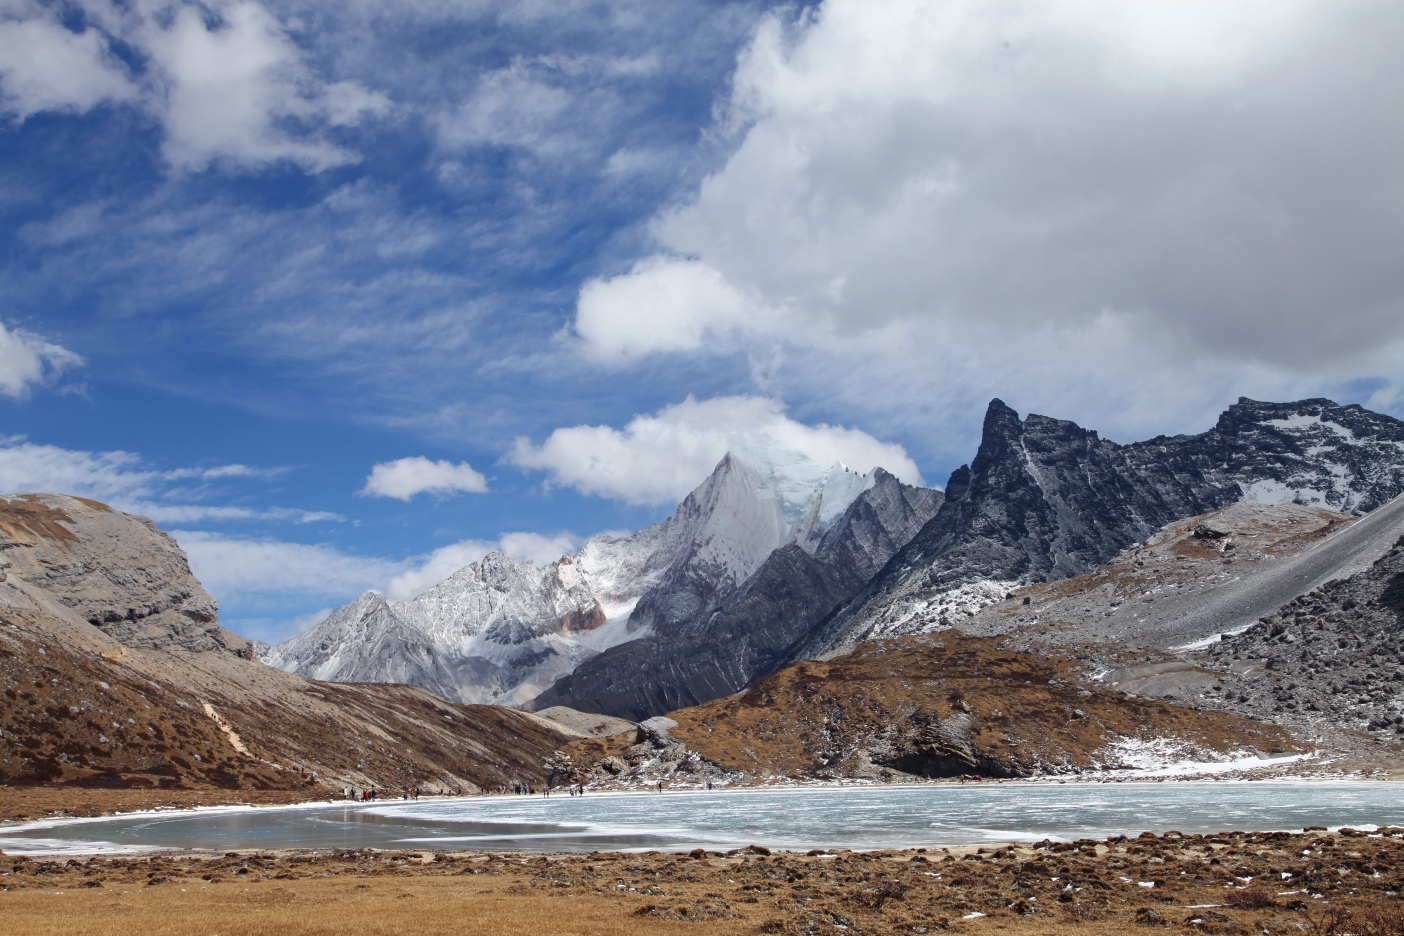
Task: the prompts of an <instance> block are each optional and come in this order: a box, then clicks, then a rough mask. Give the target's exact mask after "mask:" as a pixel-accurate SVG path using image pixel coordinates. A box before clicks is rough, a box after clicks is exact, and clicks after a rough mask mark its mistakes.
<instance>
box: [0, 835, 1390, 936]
mask: <svg viewBox="0 0 1404 936" xmlns="http://www.w3.org/2000/svg"><path fill="white" fill-rule="evenodd" d="M1304 850H1309V852H1310V854H1308V855H1303V854H1302V853H1303V851H1304ZM763 852H764V850H763V849H755V850H750V849H748V850H746V851H744V852H739V853H736V852H733V853H729V854H728V855H726V856H723V855H720V854H718V853H715V852H713V853H711V854H706V855H702V854H700V853H697V852H694V853H693V854H692V855H672V854H659V853H656V852H654V853H648V854H643V855H625V854H615V853H607V854H596V855H573V856H561V855H552V856H532V855H522V854H509V855H501V854H498V855H483V854H439V855H427V854H426V855H421V854H419V853H412V852H370V851H363V852H347V853H340V854H337V853H322V854H315V855H314V854H297V855H292V854H285V855H281V856H280V855H251V854H246V855H242V856H240V855H232V854H231V855H226V856H224V857H221V858H212V859H198V858H171V857H167V856H153V857H152V858H149V859H141V858H137V859H114V860H104V859H94V860H92V861H69V862H57V861H54V862H42V861H27V860H24V859H9V858H0V888H3V890H0V932H3V933H5V934H7V936H8V934H11V933H13V934H17V936H18V934H25V936H28V934H34V936H86V934H93V936H117V934H122V936H126V934H130V933H140V934H153V936H163V934H172V936H174V934H181V936H185V934H205V936H213V934H218V936H245V934H248V936H263V934H279V936H282V934H298V936H300V934H309V936H317V934H324V933H325V934H332V933H337V934H357V936H359V934H367V936H380V934H387V936H388V934H401V933H405V934H413V936H437V934H448V933H453V934H478V933H483V934H503V936H514V934H532V936H538V934H552V936H555V934H597V933H599V934H604V933H610V934H636V933H637V934H643V933H650V934H652V933H664V934H669V933H706V934H708V936H711V934H714V933H715V934H723V936H725V934H738V936H750V934H767V933H774V934H792V936H821V934H822V936H858V934H866V936H898V934H909V933H915V934H921V933H935V932H943V931H949V932H955V933H969V934H980V933H989V934H994V933H996V932H997V933H1000V934H1001V936H1034V934H1047V933H1075V934H1088V936H1093V934H1113V933H1116V934H1121V936H1125V934H1126V933H1127V931H1128V929H1129V930H1130V932H1132V933H1146V934H1148V936H1149V934H1154V933H1164V934H1172V933H1173V934H1176V936H1178V934H1181V933H1187V932H1193V933H1210V934H1222V936H1258V934H1262V933H1268V934H1269V936H1278V934H1292V936H1297V934H1303V933H1306V934H1317V933H1320V934H1337V936H1341V934H1344V933H1357V934H1359V936H1404V902H1401V901H1400V899H1399V896H1398V892H1399V887H1400V883H1401V875H1400V872H1399V870H1398V869H1399V868H1400V867H1401V866H1404V830H1393V829H1391V830H1387V831H1386V834H1383V835H1376V836H1364V835H1357V834H1349V835H1347V834H1344V833H1342V834H1341V835H1325V834H1318V833H1309V834H1306V835H1287V834H1284V833H1269V834H1244V833H1229V834H1224V835H1216V836H1180V835H1178V834H1177V833H1169V834H1167V835H1166V836H1163V837H1160V838H1156V837H1154V836H1149V837H1144V838H1137V839H1131V840H1126V839H1112V840H1108V841H1106V842H1092V841H1081V842H1073V843H1041V844H1040V845H1037V846H1008V847H1001V848H981V849H978V850H975V849H952V850H949V851H947V850H941V851H932V852H926V853H924V854H923V853H917V852H910V851H908V852H869V853H852V852H845V853H840V854H836V855H835V854H830V855H823V856H821V855H818V854H814V853H811V854H809V855H797V854H774V855H771V854H764V853H763ZM1284 873H1285V874H1288V875H1290V877H1289V878H1283V877H1281V875H1282V874H1284ZM1245 878H1252V879H1254V881H1255V884H1254V886H1253V887H1249V888H1244V887H1242V886H1241V883H1240V882H1241V881H1243V880H1244V879H1245ZM1141 882H1147V883H1153V884H1154V886H1153V887H1145V886H1143V884H1142V883H1141ZM1257 882H1267V884H1266V886H1264V885H1262V884H1259V883H1257ZM1284 882H1285V883H1284Z"/></svg>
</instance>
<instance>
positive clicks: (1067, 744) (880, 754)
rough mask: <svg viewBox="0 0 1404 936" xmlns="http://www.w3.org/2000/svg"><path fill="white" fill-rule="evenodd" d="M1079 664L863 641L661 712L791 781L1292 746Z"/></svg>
mask: <svg viewBox="0 0 1404 936" xmlns="http://www.w3.org/2000/svg"><path fill="white" fill-rule="evenodd" d="M1080 667H1081V664H1080V663H1079V661H1077V660H1076V659H1074V658H1072V657H1067V656H1060V655H1055V654H1052V653H1026V652H1018V651H1015V650H1010V649H1007V648H1005V647H1003V646H1002V645H1001V643H1000V641H999V640H998V639H995V638H978V637H966V636H962V635H959V634H958V633H956V632H953V631H947V632H944V633H941V634H939V635H928V636H917V637H907V638H902V639H899V640H891V641H875V642H872V643H867V644H863V645H862V646H860V647H859V649H858V650H856V651H855V652H853V653H851V654H848V655H846V656H842V657H837V658H835V659H833V660H829V661H827V662H816V661H804V662H800V663H796V664H794V665H792V666H789V667H786V668H785V669H783V670H781V671H780V672H778V673H775V674H774V675H772V676H769V677H766V678H765V679H761V680H758V681H757V682H755V683H754V684H752V685H751V687H750V688H749V689H747V691H746V692H745V693H742V694H740V695H738V696H733V697H731V698H727V699H718V700H716V701H714V702H710V703H708V704H706V705H701V706H697V707H695V708H689V709H683V710H681V711H678V712H673V713H672V714H671V715H670V717H671V718H673V719H675V720H676V721H677V722H678V723H679V725H678V727H677V728H675V729H673V730H672V732H671V733H672V735H673V736H674V737H676V738H679V739H682V740H683V741H685V742H686V744H687V745H688V746H689V747H691V748H692V749H693V750H695V751H697V752H699V753H700V754H701V755H702V756H703V757H705V758H707V759H708V760H711V761H713V762H715V763H717V764H719V765H721V766H723V767H726V768H729V769H732V770H737V771H745V772H748V773H755V774H759V775H762V776H764V775H780V776H790V777H800V778H839V777H882V776H885V775H888V776H890V775H893V774H896V773H905V774H910V775H915V776H930V777H950V776H958V775H960V774H976V773H979V774H984V775H986V776H994V777H1004V776H1026V775H1030V774H1033V773H1037V772H1040V771H1045V770H1047V771H1071V770H1095V769H1099V768H1115V767H1116V766H1118V765H1117V764H1115V763H1108V762H1107V759H1108V754H1107V751H1106V748H1107V745H1108V744H1109V743H1111V742H1115V741H1118V740H1121V739H1126V738H1138V737H1146V738H1150V737H1154V738H1170V739H1177V740H1178V741H1180V742H1182V744H1183V746H1184V748H1185V750H1186V751H1187V752H1199V753H1201V754H1226V753H1229V752H1232V751H1237V750H1240V749H1245V748H1246V749H1257V750H1262V751H1271V750H1273V749H1274V748H1280V749H1282V750H1283V751H1284V752H1285V751H1296V750H1298V747H1297V746H1296V744H1295V743H1294V741H1293V739H1292V736H1291V735H1290V734H1289V733H1288V732H1287V731H1285V730H1283V729H1280V728H1277V727H1275V726H1271V725H1267V724H1264V723H1261V722H1257V721H1253V720H1249V719H1245V718H1240V717H1236V716H1231V715H1226V714H1224V713H1221V712H1210V711H1200V710H1197V709H1194V708H1191V707H1188V706H1176V705H1170V704H1167V703H1165V702H1160V701H1157V700H1152V699H1144V698H1132V697H1130V696H1127V695H1124V694H1122V693H1120V692H1116V691H1112V690H1091V691H1089V690H1088V689H1085V688H1081V687H1079V686H1078V685H1077V683H1076V681H1075V680H1076V678H1077V675H1078V671H1079V669H1080Z"/></svg>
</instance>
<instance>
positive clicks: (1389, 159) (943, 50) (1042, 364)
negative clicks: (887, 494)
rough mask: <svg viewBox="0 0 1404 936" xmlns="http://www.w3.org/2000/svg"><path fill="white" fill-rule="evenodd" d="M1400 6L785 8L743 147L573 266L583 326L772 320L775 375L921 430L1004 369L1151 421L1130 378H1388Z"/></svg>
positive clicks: (1196, 399)
mask: <svg viewBox="0 0 1404 936" xmlns="http://www.w3.org/2000/svg"><path fill="white" fill-rule="evenodd" d="M1400 34H1404V8H1401V7H1399V6H1397V5H1388V4H1362V5H1352V4H1337V3H1329V2H1290V3H1272V2H1238V3H1211V2H1189V3H1185V2H1146V3H1136V4H1125V3H1117V2H1104V3H1097V2H1094V3H1044V4H1022V3H1003V2H989V3H960V2H938V3H932V2H925V0H908V2H891V3H868V2H864V0H826V2H825V3H823V4H822V6H820V7H818V8H817V10H816V11H815V12H813V13H812V14H806V15H804V16H803V17H802V18H801V20H800V22H799V23H798V24H796V25H793V26H785V25H784V24H782V22H781V21H780V20H779V19H770V20H768V21H767V22H766V23H765V24H764V25H763V26H762V27H761V28H760V29H759V30H758V32H757V34H756V36H755V38H754V41H753V42H752V44H751V45H750V47H749V48H748V49H747V50H746V52H745V53H744V54H743V55H742V56H741V58H740V60H739V65H738V68H737V71H736V73H735V75H734V77H733V91H732V95H731V97H730V99H729V101H728V102H727V103H726V106H725V107H724V110H723V115H722V118H721V120H720V121H719V130H720V131H721V132H723V133H734V134H735V135H736V137H735V138H736V140H737V141H738V145H737V147H736V149H735V152H734V153H733V154H732V155H731V157H730V158H729V159H728V160H727V162H726V164H725V165H724V166H723V167H722V168H721V169H720V170H718V171H717V172H715V173H714V174H713V175H711V176H709V177H708V178H707V179H705V181H704V182H703V183H702V184H701V185H700V187H699V188H698V189H697V190H696V192H695V193H694V194H693V196H692V197H691V198H689V199H688V200H686V201H685V202H684V203H682V204H680V205H678V206H676V207H674V208H672V209H670V210H667V211H664V212H662V213H660V214H659V215H658V216H657V218H656V219H655V221H654V224H653V231H654V234H655V235H656V237H657V240H658V244H659V248H660V250H659V252H658V253H657V255H656V256H653V257H649V258H645V259H643V260H641V261H639V263H638V264H637V265H636V266H635V267H634V269H633V270H632V271H630V272H629V273H626V274H624V275H622V276H616V277H613V278H610V279H599V280H592V281H590V282H588V283H586V285H585V286H584V287H583V288H582V289H581V292H580V295H579V301H578V305H577V313H576V320H575V333H576V334H577V335H578V336H579V337H580V339H581V350H582V352H583V353H584V354H586V355H587V356H589V357H591V358H593V359H596V360H600V361H604V362H609V363H614V364H624V363H628V362H629V361H630V360H632V359H634V358H637V357H639V356H641V355H645V354H650V353H688V352H697V351H699V350H702V351H708V352H746V353H754V351H755V349H756V348H757V346H761V347H762V348H764V346H767V345H770V346H775V347H780V348H784V349H787V350H788V351H789V352H790V353H788V354H787V355H786V360H787V361H788V365H787V366H786V367H784V368H781V369H780V372H779V374H778V375H777V379H778V380H779V382H780V383H781V384H785V385H787V386H789V387H791V388H792V389H798V390H799V392H801V393H802V394H803V395H805V396H807V397H810V398H816V399H822V400H826V401H832V402H834V403H838V402H839V401H844V402H848V401H852V400H857V401H859V403H858V405H859V407H860V408H861V407H863V406H867V405H868V404H867V403H866V402H865V401H869V400H874V399H876V398H879V397H881V398H885V399H886V400H887V401H889V402H888V403H887V404H886V410H887V411H886V412H885V413H884V414H883V416H884V417H886V418H891V419H903V418H905V420H906V422H907V425H908V426H914V425H917V424H925V425H929V424H931V417H932V415H933V414H932V410H933V409H937V410H941V409H945V410H952V409H953V410H961V411H963V410H965V409H969V408H970V406H969V404H970V402H972V401H971V400H970V399H969V398H970V397H972V396H973V397H976V398H977V399H978V398H981V397H983V398H988V396H990V395H994V394H999V395H1002V396H1006V398H1008V397H1016V398H1017V397H1023V398H1025V399H1026V400H1028V401H1031V402H1032V403H1033V405H1036V406H1037V407H1039V408H1040V409H1045V408H1047V409H1053V408H1055V407H1059V406H1062V407H1065V408H1064V409H1062V410H1061V412H1063V413H1066V414H1068V415H1075V416H1078V417H1079V418H1085V419H1088V420H1094V421H1096V422H1097V424H1099V425H1104V426H1107V425H1116V426H1118V428H1122V429H1128V430H1130V431H1144V430H1152V429H1157V428H1160V427H1158V426H1155V425H1154V420H1152V419H1144V420H1140V423H1141V424H1140V425H1137V426H1135V427H1130V426H1129V425H1128V422H1129V421H1130V420H1131V419H1135V418H1136V417H1135V416H1131V415H1128V413H1127V410H1128V408H1127V407H1124V406H1123V405H1122V401H1123V400H1124V399H1125V398H1126V397H1127V396H1135V397H1136V398H1138V399H1146V398H1148V397H1149V396H1151V395H1152V394H1153V393H1156V392H1162V391H1163V392H1168V394H1169V396H1168V398H1166V399H1165V400H1164V409H1160V410H1155V411H1154V412H1152V410H1145V411H1144V412H1145V413H1146V414H1149V415H1153V416H1154V417H1155V418H1156V419H1161V420H1162V421H1161V423H1160V426H1164V421H1163V417H1164V416H1165V415H1166V410H1169V411H1171V416H1172V418H1173V421H1174V423H1175V424H1177V425H1182V424H1183V423H1184V422H1185V421H1186V420H1188V419H1190V418H1191V417H1193V418H1195V419H1197V418H1199V416H1200V414H1201V411H1202V410H1203V409H1204V407H1206V406H1215V407H1221V406H1222V404H1223V402H1224V401H1225V400H1226V399H1231V398H1232V396H1231V394H1232V393H1234V392H1246V393H1248V394H1249V395H1263V396H1266V395H1268V394H1269V393H1271V392H1275V391H1278V390H1282V389H1283V388H1289V389H1290V390H1293V391H1298V392H1300V391H1310V390H1317V391H1320V390H1321V389H1323V388H1324V385H1325V384H1327V383H1329V382H1330V381H1335V380H1341V379H1345V378H1354V377H1360V376H1362V375H1366V374H1372V375H1380V376H1382V377H1384V378H1386V379H1387V380H1388V381H1389V382H1391V384H1392V385H1394V386H1399V385H1400V384H1401V382H1404V277H1401V275H1400V272H1399V271H1400V270H1401V269H1404V241H1401V239H1400V238H1399V237H1398V226H1397V220H1398V218H1399V217H1400V216H1401V215H1404V163H1401V162H1400V161H1399V159H1398V158H1397V151H1396V148H1395V147H1393V146H1392V145H1391V144H1389V143H1388V142H1387V141H1388V140H1391V139H1394V138H1396V137H1399V136H1401V135H1404V110H1401V109H1400V108H1398V107H1396V106H1394V105H1393V103H1392V99H1391V98H1390V95H1391V93H1392V92H1391V89H1393V88H1397V87H1399V86H1400V85H1401V84H1404V59H1401V57H1400V56H1398V55H1397V51H1396V47H1397V42H1396V39H1397V37H1398V36H1399V35H1400ZM679 258H686V259H679ZM1367 335H1368V336H1370V337H1369V339H1368V340H1362V336H1367ZM1054 349H1056V351H1055V350H1054ZM1211 401H1212V402H1211ZM872 405H873V406H880V405H881V404H872ZM899 409H900V410H901V411H902V413H900V414H898V413H897V411H898V410H899ZM1136 409H1137V411H1138V413H1140V412H1141V409H1140V408H1136ZM850 411H851V410H850ZM942 415H944V413H943V414H942Z"/></svg>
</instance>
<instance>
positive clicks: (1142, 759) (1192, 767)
mask: <svg viewBox="0 0 1404 936" xmlns="http://www.w3.org/2000/svg"><path fill="white" fill-rule="evenodd" d="M1315 757H1316V754H1314V753H1312V754H1288V755H1282V756H1274V755H1268V754H1263V753H1262V752H1260V751H1253V750H1239V751H1234V752H1232V753H1228V754H1220V753H1218V752H1216V751H1206V750H1203V749H1200V748H1196V747H1195V746H1193V745H1191V744H1188V743H1186V742H1185V741H1183V740H1181V739H1178V738H1123V739H1121V740H1120V741H1114V742H1112V743H1111V744H1108V745H1107V746H1106V747H1105V748H1104V749H1103V750H1102V751H1101V752H1100V753H1099V755H1098V756H1097V757H1096V758H1095V760H1096V761H1098V762H1100V763H1101V764H1102V765H1105V766H1106V767H1112V768H1119V769H1118V770H1117V776H1118V777H1124V778H1126V779H1140V778H1153V777H1191V776H1214V775H1220V774H1229V773H1235V772H1239V771H1248V770H1258V769H1261V768H1264V767H1282V766H1285V765H1287V764H1294V763H1300V762H1302V761H1307V760H1313V759H1315ZM1126 768H1129V769H1126Z"/></svg>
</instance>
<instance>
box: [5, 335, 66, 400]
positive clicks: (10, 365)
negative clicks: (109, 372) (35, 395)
mask: <svg viewBox="0 0 1404 936" xmlns="http://www.w3.org/2000/svg"><path fill="white" fill-rule="evenodd" d="M83 364H84V361H83V358H82V357H80V356H79V355H77V354H74V353H73V352H72V351H69V350H68V349H67V348H64V347H61V346H60V345H56V344H51V343H49V342H47V341H45V340H44V339H42V338H40V337H39V336H37V335H33V334H30V333H29V332H27V331H22V330H20V329H14V330H10V329H7V328H5V324H4V323H3V322H0V393H4V394H5V395H6V396H11V397H15V398H16V399H18V398H21V397H24V396H26V395H27V394H28V393H29V391H30V390H32V389H33V388H34V387H36V386H40V385H42V384H45V383H48V382H50V381H52V380H54V379H55V378H57V377H58V376H59V375H60V374H62V373H63V372H64V371H66V370H68V369H69V368H72V367H81V366H83Z"/></svg>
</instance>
